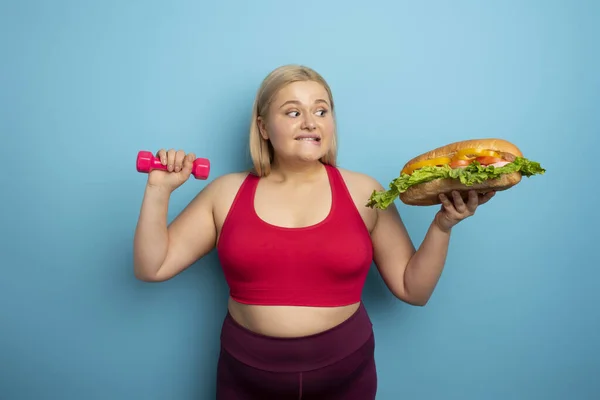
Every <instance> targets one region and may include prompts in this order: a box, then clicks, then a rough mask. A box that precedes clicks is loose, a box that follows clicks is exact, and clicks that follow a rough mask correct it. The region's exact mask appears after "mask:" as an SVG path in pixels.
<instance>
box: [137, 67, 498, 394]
mask: <svg viewBox="0 0 600 400" xmlns="http://www.w3.org/2000/svg"><path fill="white" fill-rule="evenodd" d="M336 151H337V149H336V126H335V118H334V102H333V96H332V95H331V90H330V88H329V86H328V84H327V83H326V82H325V80H324V79H323V78H322V77H321V76H320V75H319V74H318V73H316V72H315V71H313V70H311V69H310V68H306V67H303V66H296V65H289V66H284V67H280V68H278V69H276V70H274V71H273V72H272V73H270V74H269V75H268V76H267V77H266V79H265V80H264V81H263V83H262V85H261V87H260V88H259V91H258V93H257V96H256V100H255V104H254V108H253V115H252V122H251V126H250V153H251V156H252V161H253V164H254V169H253V171H252V172H250V173H248V172H240V173H233V174H227V175H225V176H221V177H219V178H216V179H215V180H214V181H212V182H211V183H210V184H208V185H207V186H206V187H205V188H204V189H203V190H202V191H201V192H200V193H199V194H198V195H197V196H196V197H195V198H194V199H193V200H192V201H191V203H190V204H189V205H188V206H187V207H186V208H185V209H184V210H183V211H182V212H181V214H180V215H179V216H178V217H177V218H176V219H175V220H174V221H173V222H172V223H171V224H170V225H169V226H167V208H168V205H169V197H170V194H171V193H172V192H173V191H174V190H175V189H176V188H178V187H179V186H180V185H182V184H183V183H184V182H185V181H186V180H187V179H188V178H189V176H190V173H191V167H192V163H193V161H194V159H195V155H194V154H193V153H188V154H186V153H184V152H183V151H181V150H180V151H175V150H169V151H166V150H160V151H158V153H157V156H158V157H159V158H160V159H161V161H162V163H163V164H164V165H167V166H168V172H167V171H153V172H151V173H150V174H149V177H148V182H147V186H146V189H145V194H144V199H143V203H142V207H141V212H140V217H139V221H138V225H137V230H136V234H135V242H134V247H135V266H134V269H135V274H136V276H137V277H138V278H139V279H141V280H144V281H164V280H167V279H170V278H172V277H173V276H175V275H177V274H178V273H180V272H181V271H182V270H184V269H185V268H187V267H188V266H190V265H192V264H193V263H194V262H196V261H197V260H198V259H200V258H202V257H203V256H204V255H206V254H207V253H208V252H210V251H211V250H212V249H213V248H215V247H216V249H217V252H218V255H219V259H220V262H221V265H222V267H223V271H224V275H225V278H226V280H227V283H228V284H229V287H230V299H229V304H228V313H227V315H226V317H225V320H224V322H223V327H222V333H221V356H220V359H219V363H218V371H217V372H218V373H217V398H218V399H288V398H289V399H328V400H335V399H345V400H351V399H361V400H368V399H374V398H375V393H376V390H377V375H376V370H375V361H374V338H373V330H372V326H371V322H370V320H369V317H368V314H367V312H366V310H365V309H364V307H363V305H362V303H361V299H360V298H361V292H362V289H363V285H364V282H365V278H366V276H367V272H368V270H369V267H370V265H371V262H375V264H376V266H377V268H378V270H379V272H380V274H381V276H382V277H383V280H384V281H385V283H386V285H387V287H388V288H389V289H390V291H391V292H392V293H393V294H394V295H395V296H396V297H397V298H398V299H400V300H402V301H405V302H407V303H409V304H413V305H420V306H423V305H425V304H426V303H427V301H428V299H429V298H430V296H431V294H432V292H433V290H434V287H435V285H436V283H437V282H438V279H439V277H440V274H441V272H442V269H443V267H444V263H445V259H446V253H447V250H448V242H449V238H450V232H451V230H452V227H453V226H455V225H456V224H457V223H458V222H459V221H461V220H463V219H465V218H467V217H469V216H471V215H473V213H474V212H475V210H476V208H477V206H478V205H479V204H482V203H485V202H486V201H488V200H489V199H490V198H491V197H492V196H493V193H490V194H488V195H486V196H481V197H478V196H477V194H475V193H474V192H473V193H471V194H470V197H469V200H468V201H467V203H466V204H465V202H463V200H462V199H461V198H460V196H458V195H456V196H455V197H454V198H453V202H451V201H450V199H449V198H446V197H444V196H442V201H443V205H442V207H441V209H440V211H439V212H438V213H437V214H436V216H435V218H434V220H433V222H432V223H431V226H430V228H429V230H428V232H427V235H426V237H425V239H424V241H423V243H422V244H421V246H420V247H419V249H418V250H417V251H415V248H414V247H413V244H412V243H411V240H410V238H409V236H408V234H407V232H406V230H405V227H404V225H403V223H402V221H401V219H400V216H399V215H398V212H397V209H396V208H395V207H394V206H393V205H392V206H391V207H389V208H387V209H386V210H383V211H382V210H379V209H371V208H368V207H365V203H366V201H367V200H368V198H369V197H370V195H371V193H372V192H373V190H383V187H382V186H381V185H380V184H379V183H377V182H376V181H375V180H374V179H372V178H370V177H369V176H366V175H363V174H361V173H358V172H352V171H349V170H346V169H342V168H339V167H337V166H336Z"/></svg>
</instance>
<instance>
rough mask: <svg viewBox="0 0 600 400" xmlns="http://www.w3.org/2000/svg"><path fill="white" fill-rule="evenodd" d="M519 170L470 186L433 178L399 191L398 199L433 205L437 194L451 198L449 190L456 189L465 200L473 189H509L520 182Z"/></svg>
mask: <svg viewBox="0 0 600 400" xmlns="http://www.w3.org/2000/svg"><path fill="white" fill-rule="evenodd" d="M521 179H522V175H521V173H520V172H512V173H510V174H504V175H501V176H500V177H498V178H496V179H489V180H487V181H485V182H482V183H476V184H474V185H472V186H466V185H464V184H462V183H461V182H460V181H459V180H458V179H452V178H446V179H435V180H433V181H430V182H426V183H420V184H418V185H415V186H411V187H409V188H408V189H407V190H406V191H405V192H403V193H400V196H399V197H400V200H401V201H402V202H403V203H405V204H408V205H413V206H433V205H436V204H441V201H440V199H439V197H438V196H439V195H440V194H441V193H444V194H446V195H448V196H449V197H450V198H452V195H451V192H452V191H454V190H456V191H458V192H459V193H460V195H461V197H462V198H463V200H465V201H466V200H467V197H468V192H469V191H471V190H475V191H476V192H478V193H480V194H483V193H487V192H490V191H502V190H506V189H509V188H511V187H513V186H515V185H516V184H518V183H519V182H521Z"/></svg>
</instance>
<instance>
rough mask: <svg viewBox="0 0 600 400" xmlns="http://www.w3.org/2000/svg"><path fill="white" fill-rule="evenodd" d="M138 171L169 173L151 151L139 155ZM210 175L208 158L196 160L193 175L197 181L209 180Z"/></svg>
mask: <svg viewBox="0 0 600 400" xmlns="http://www.w3.org/2000/svg"><path fill="white" fill-rule="evenodd" d="M135 165H136V169H137V171H138V172H145V173H148V172H150V171H152V170H153V169H160V170H162V171H167V166H166V165H162V163H161V162H160V159H159V158H158V157H156V156H155V155H154V154H152V153H151V152H149V151H144V150H142V151H140V152H139V153H138V155H137V161H136V164H135ZM209 174H210V161H209V160H208V159H206V158H196V159H195V160H194V164H193V166H192V175H194V178H196V179H207V178H208V175H209Z"/></svg>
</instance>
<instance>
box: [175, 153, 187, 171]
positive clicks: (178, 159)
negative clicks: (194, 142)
mask: <svg viewBox="0 0 600 400" xmlns="http://www.w3.org/2000/svg"><path fill="white" fill-rule="evenodd" d="M184 159H185V152H184V151H183V150H179V151H178V152H177V153H175V165H174V170H175V172H179V171H181V169H182V168H183V160H184Z"/></svg>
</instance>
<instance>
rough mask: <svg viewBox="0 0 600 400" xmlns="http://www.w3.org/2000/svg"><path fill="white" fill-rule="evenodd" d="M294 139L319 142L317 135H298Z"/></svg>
mask: <svg viewBox="0 0 600 400" xmlns="http://www.w3.org/2000/svg"><path fill="white" fill-rule="evenodd" d="M296 140H300V141H308V142H320V141H321V138H320V137H319V136H318V135H302V136H298V137H297V138H296Z"/></svg>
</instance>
